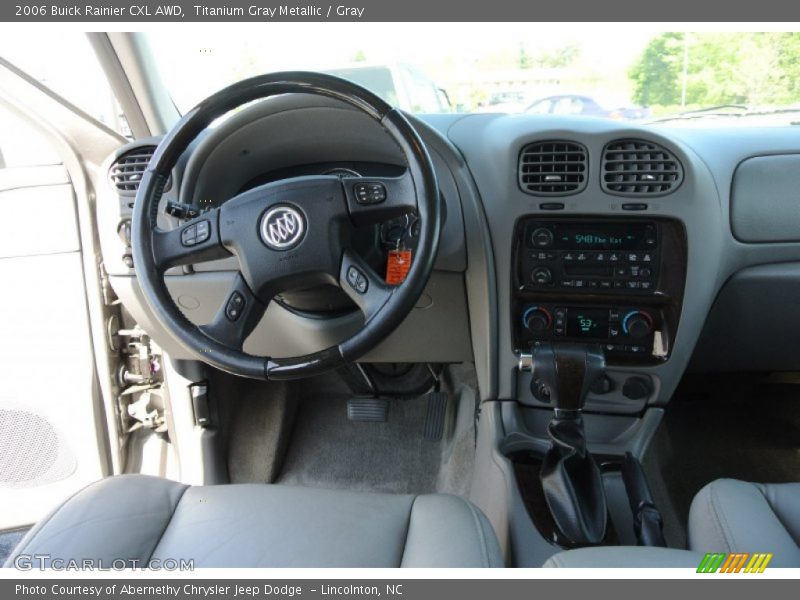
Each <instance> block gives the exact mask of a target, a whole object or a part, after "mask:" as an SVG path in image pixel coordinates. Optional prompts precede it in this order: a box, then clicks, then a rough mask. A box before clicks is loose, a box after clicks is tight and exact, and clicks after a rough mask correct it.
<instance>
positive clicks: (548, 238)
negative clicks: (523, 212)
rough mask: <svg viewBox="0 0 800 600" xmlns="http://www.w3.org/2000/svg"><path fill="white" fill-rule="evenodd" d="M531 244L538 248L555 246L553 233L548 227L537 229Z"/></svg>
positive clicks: (534, 231) (532, 236) (532, 235)
mask: <svg viewBox="0 0 800 600" xmlns="http://www.w3.org/2000/svg"><path fill="white" fill-rule="evenodd" d="M531 244H533V246H534V247H536V248H549V247H550V246H552V245H553V232H552V231H550V230H549V229H547V228H546V227H537V228H536V229H534V230H533V233H532V234H531Z"/></svg>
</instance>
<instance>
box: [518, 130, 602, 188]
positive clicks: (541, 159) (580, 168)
mask: <svg viewBox="0 0 800 600" xmlns="http://www.w3.org/2000/svg"><path fill="white" fill-rule="evenodd" d="M587 162H588V159H587V152H586V148H585V147H584V146H582V145H581V144H577V143H575V142H564V141H547V142H536V143H533V144H528V145H527V146H525V147H524V148H523V149H522V152H521V153H520V155H519V186H520V187H521V188H522V191H524V192H527V193H529V194H536V195H540V196H564V195H567V194H575V193H577V192H579V191H581V190H582V189H583V188H584V187H586V169H587Z"/></svg>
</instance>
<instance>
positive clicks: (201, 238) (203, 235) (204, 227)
mask: <svg viewBox="0 0 800 600" xmlns="http://www.w3.org/2000/svg"><path fill="white" fill-rule="evenodd" d="M196 227H197V237H195V241H194V243H195V244H202V243H203V242H205V241H207V240H208V238H209V237H211V223H209V222H208V221H200V222H199V223H198V224H197V225H196Z"/></svg>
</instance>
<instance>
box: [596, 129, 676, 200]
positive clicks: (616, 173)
mask: <svg viewBox="0 0 800 600" xmlns="http://www.w3.org/2000/svg"><path fill="white" fill-rule="evenodd" d="M601 177H602V179H601V184H602V186H603V189H604V190H605V191H607V192H609V193H611V194H616V195H618V196H658V195H663V194H668V193H670V192H673V191H675V189H677V187H678V186H679V185H680V184H681V182H682V181H683V168H682V167H681V163H680V162H678V159H677V158H675V156H674V155H673V154H672V153H671V152H670V151H669V150H667V149H666V148H664V147H663V146H659V145H658V144H654V143H653V142H648V141H645V140H616V141H614V142H611V143H610V144H608V145H606V147H605V149H604V150H603V164H602V175H601Z"/></svg>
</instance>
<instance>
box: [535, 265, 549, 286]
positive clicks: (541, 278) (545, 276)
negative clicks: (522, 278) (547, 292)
mask: <svg viewBox="0 0 800 600" xmlns="http://www.w3.org/2000/svg"><path fill="white" fill-rule="evenodd" d="M531 279H532V280H533V282H534V283H538V284H539V285H545V284H548V283H550V282H551V281H553V273H552V272H551V271H550V269H548V268H547V267H536V268H535V269H534V270H533V271H531Z"/></svg>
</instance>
